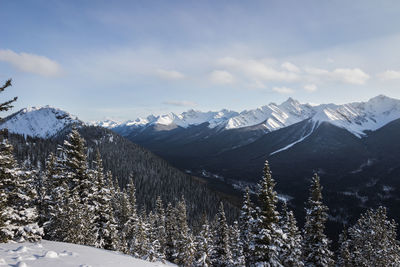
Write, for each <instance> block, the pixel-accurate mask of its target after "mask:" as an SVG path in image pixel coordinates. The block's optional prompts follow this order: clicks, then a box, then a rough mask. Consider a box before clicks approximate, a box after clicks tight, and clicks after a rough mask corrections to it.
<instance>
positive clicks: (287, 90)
mask: <svg viewBox="0 0 400 267" xmlns="http://www.w3.org/2000/svg"><path fill="white" fill-rule="evenodd" d="M272 90H273V91H275V92H277V93H280V94H292V93H294V90H293V89H291V88H288V87H274V88H272Z"/></svg>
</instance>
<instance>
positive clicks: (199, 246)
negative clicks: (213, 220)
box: [195, 215, 213, 267]
mask: <svg viewBox="0 0 400 267" xmlns="http://www.w3.org/2000/svg"><path fill="white" fill-rule="evenodd" d="M212 252H213V236H212V233H211V230H210V225H209V223H208V220H207V216H206V215H205V216H204V219H203V224H202V227H201V231H200V233H199V235H198V236H197V237H196V262H195V266H196V267H209V266H212V262H211V256H212Z"/></svg>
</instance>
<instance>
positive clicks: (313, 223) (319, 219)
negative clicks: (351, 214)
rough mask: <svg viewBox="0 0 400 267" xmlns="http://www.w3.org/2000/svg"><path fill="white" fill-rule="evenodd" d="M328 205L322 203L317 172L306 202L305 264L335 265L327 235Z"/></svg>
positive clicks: (323, 266) (324, 266)
mask: <svg viewBox="0 0 400 267" xmlns="http://www.w3.org/2000/svg"><path fill="white" fill-rule="evenodd" d="M327 211H328V207H326V206H325V205H324V204H323V203H322V187H321V184H320V180H319V177H318V175H317V174H315V175H314V177H313V178H312V182H311V187H310V197H309V198H308V201H307V203H306V222H305V225H304V235H303V236H304V240H303V258H304V264H305V266H312V267H314V266H321V267H330V266H334V265H335V262H334V260H333V253H332V251H331V250H330V249H329V244H330V240H329V239H328V238H327V236H326V235H325V233H324V231H325V222H326V220H327V219H328V214H327Z"/></svg>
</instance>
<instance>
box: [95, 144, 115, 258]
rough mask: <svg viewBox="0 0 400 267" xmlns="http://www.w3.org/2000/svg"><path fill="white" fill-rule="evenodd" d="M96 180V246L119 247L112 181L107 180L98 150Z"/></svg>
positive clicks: (110, 248) (113, 248)
mask: <svg viewBox="0 0 400 267" xmlns="http://www.w3.org/2000/svg"><path fill="white" fill-rule="evenodd" d="M94 167H95V169H94V172H93V175H94V180H95V181H97V182H96V191H95V192H94V195H95V201H96V202H95V210H94V215H95V219H94V225H95V227H96V241H95V244H94V245H95V246H96V247H98V248H105V249H109V250H116V249H117V248H118V246H117V243H118V237H117V222H116V221H115V218H114V211H113V208H112V205H111V201H112V195H111V189H110V183H109V182H107V181H106V178H105V176H104V170H103V163H102V160H101V156H100V152H99V151H98V150H97V153H96V160H95V161H94Z"/></svg>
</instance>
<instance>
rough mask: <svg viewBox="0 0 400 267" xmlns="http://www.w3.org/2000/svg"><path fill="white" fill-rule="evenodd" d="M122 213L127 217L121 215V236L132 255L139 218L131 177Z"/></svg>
mask: <svg viewBox="0 0 400 267" xmlns="http://www.w3.org/2000/svg"><path fill="white" fill-rule="evenodd" d="M121 207H122V212H121V213H127V215H128V216H127V217H125V216H122V215H121V227H123V228H122V236H123V238H124V240H126V243H127V249H128V252H129V253H130V254H134V251H133V249H134V244H135V242H136V235H137V231H138V224H139V217H138V214H137V207H136V189H135V184H134V182H133V177H132V176H130V178H129V183H128V185H127V190H126V197H124V196H123V199H122V206H121ZM124 221H126V223H125V224H124Z"/></svg>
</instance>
